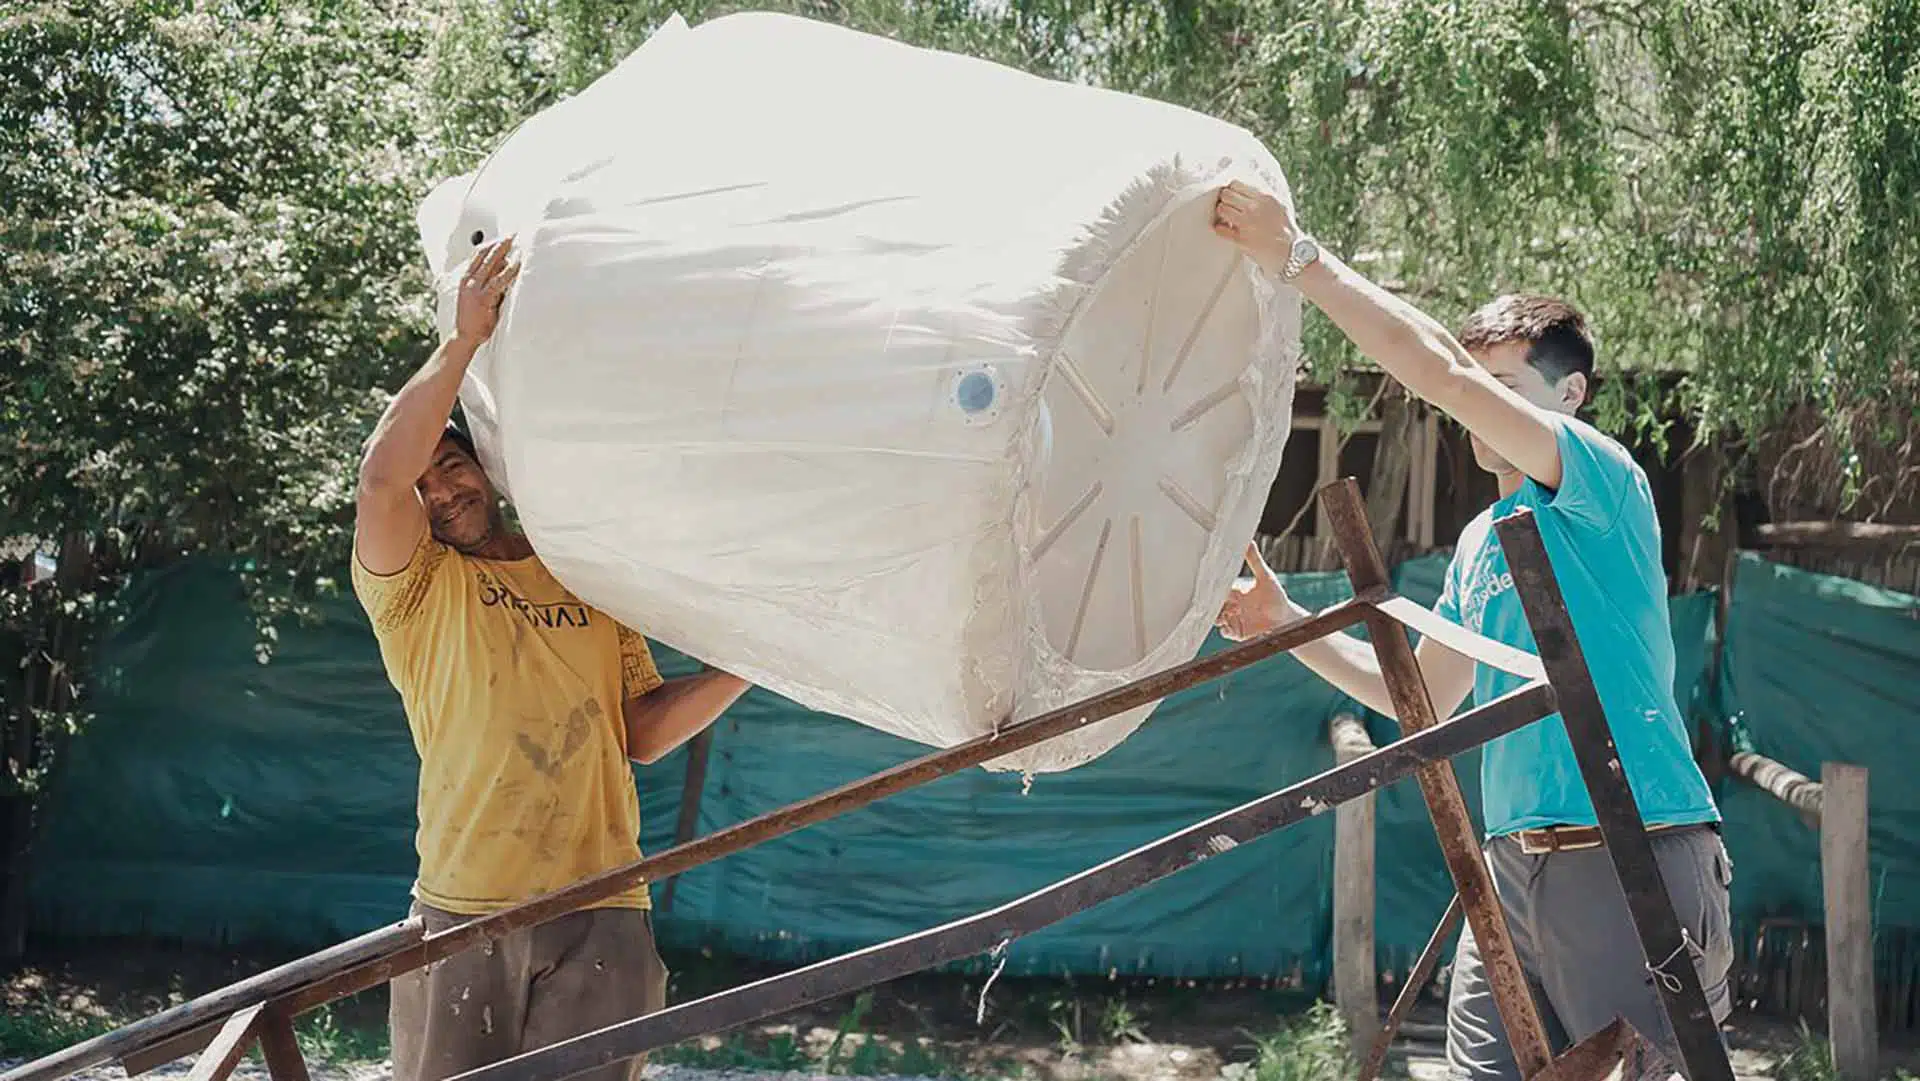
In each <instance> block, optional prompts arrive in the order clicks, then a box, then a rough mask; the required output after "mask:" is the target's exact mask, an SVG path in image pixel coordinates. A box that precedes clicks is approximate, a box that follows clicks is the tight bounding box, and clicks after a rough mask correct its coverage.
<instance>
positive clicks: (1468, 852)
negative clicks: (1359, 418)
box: [1320, 479, 1553, 1078]
mask: <svg viewBox="0 0 1920 1081" xmlns="http://www.w3.org/2000/svg"><path fill="white" fill-rule="evenodd" d="M1320 503H1321V506H1323V507H1324V508H1326V515H1327V520H1328V521H1329V522H1330V523H1331V525H1332V528H1333V533H1334V536H1335V537H1336V538H1338V540H1339V543H1340V551H1341V554H1342V555H1343V556H1344V558H1345V559H1346V563H1347V577H1348V578H1350V579H1351V580H1352V581H1353V589H1354V592H1356V593H1363V592H1371V591H1375V590H1384V589H1386V588H1388V581H1387V567H1386V563H1385V561H1384V560H1382V559H1381V558H1380V549H1379V548H1378V547H1376V546H1375V545H1374V543H1373V535H1372V534H1371V533H1370V532H1369V531H1368V530H1367V519H1366V505H1365V504H1364V503H1363V502H1362V501H1361V499H1360V491H1359V488H1358V486H1356V485H1355V484H1354V483H1353V481H1352V480H1351V479H1349V480H1347V481H1345V482H1343V483H1341V484H1339V485H1335V486H1331V487H1328V488H1325V489H1322V490H1321V492H1320ZM1366 622H1367V635H1368V638H1369V639H1370V640H1371V641H1372V643H1373V651H1374V655H1375V656H1376V657H1378V658H1379V661H1380V676H1381V679H1382V680H1383V681H1384V682H1385V683H1386V685H1387V694H1388V696H1389V697H1391V698H1392V700H1393V709H1394V713H1395V715H1396V716H1398V717H1399V719H1400V728H1401V731H1403V732H1422V731H1425V730H1427V729H1430V728H1432V727H1433V726H1434V724H1435V723H1437V719H1436V718H1435V716H1434V708H1433V700H1432V698H1431V697H1429V696H1428V694H1427V681H1426V679H1425V677H1424V676H1422V675H1421V672H1420V663H1419V661H1418V659H1417V658H1416V657H1415V656H1414V652H1413V643H1412V642H1411V641H1410V640H1409V639H1408V637H1407V631H1406V628H1405V627H1403V626H1402V625H1401V624H1399V623H1398V622H1395V620H1394V619H1393V618H1392V617H1390V616H1387V615H1385V614H1382V613H1379V612H1374V613H1371V614H1369V615H1368V616H1367V621H1366ZM1415 776H1416V777H1417V778H1419V781H1420V792H1421V794H1422V795H1423V796H1425V797H1426V801H1427V814H1428V815H1429V817H1431V818H1432V819H1433V831H1434V833H1435V835H1436V836H1437V837H1438V838H1439V841H1440V854H1441V856H1442V857H1444V858H1445V860H1446V863H1447V870H1448V871H1449V872H1450V873H1451V874H1452V875H1453V882H1454V888H1455V889H1457V890H1458V891H1459V893H1460V905H1461V907H1462V908H1463V909H1465V910H1466V915H1467V925H1468V926H1470V927H1472V928H1473V938H1474V942H1475V943H1477V944H1478V945H1479V947H1480V958H1481V961H1482V962H1483V963H1484V964H1485V965H1486V971H1487V985H1488V987H1489V988H1490V989H1491V990H1492V992H1493V1001H1494V1006H1495V1007H1496V1008H1497V1009H1498V1010H1499V1013H1500V1020H1501V1021H1502V1022H1504V1023H1505V1025H1506V1030H1507V1042H1508V1045H1509V1046H1510V1047H1511V1048H1512V1050H1513V1058H1514V1063H1515V1065H1517V1066H1518V1067H1519V1068H1520V1076H1522V1077H1527V1078H1531V1077H1534V1076H1536V1075H1538V1074H1539V1073H1541V1072H1542V1071H1543V1070H1545V1069H1546V1068H1547V1066H1548V1065H1549V1064H1551V1063H1552V1062H1553V1047H1552V1045H1551V1044H1549V1043H1548V1042H1547V1028H1546V1025H1545V1024H1543V1023H1542V1022H1541V1020H1540V1011H1539V1008H1538V1007H1537V1006H1536V1005H1535V1003H1534V1000H1533V993H1532V991H1531V990H1529V989H1528V986H1527V976H1526V971H1525V969H1524V968H1523V967H1522V966H1521V964H1520V953H1519V951H1518V950H1517V949H1515V947H1514V944H1513V935H1512V933H1511V932H1510V931H1509V930H1508V928H1507V914H1506V910H1505V909H1503V908H1501V907H1500V897H1499V895H1498V894H1496V893H1495V892H1494V889H1493V875H1492V873H1491V872H1490V871H1488V869H1487V861H1486V856H1485V855H1484V854H1483V853H1482V852H1481V851H1480V839H1479V835H1478V833H1477V831H1476V830H1475V829H1474V826H1473V819H1472V817H1471V816H1469V815H1468V814H1467V801H1466V797H1465V796H1464V795H1462V794H1461V792H1460V778H1459V777H1457V776H1455V774H1454V772H1453V763H1452V762H1446V761H1441V762H1435V763H1434V764H1432V765H1430V766H1427V767H1425V768H1423V769H1421V770H1420V771H1419V772H1418V773H1416V774H1415Z"/></svg>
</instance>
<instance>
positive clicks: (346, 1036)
mask: <svg viewBox="0 0 1920 1081" xmlns="http://www.w3.org/2000/svg"><path fill="white" fill-rule="evenodd" d="M293 1030H294V1035H295V1036H296V1037H298V1039H299V1041H300V1053H301V1054H303V1055H305V1056H306V1057H307V1061H309V1062H324V1063H328V1064H331V1065H346V1064H349V1063H362V1062H384V1061H386V1059H387V1058H388V1057H389V1056H390V1055H392V1053H393V1049H392V1047H391V1045H390V1044H389V1043H388V1040H387V1026H386V1025H384V1024H357V1025H356V1024H342V1023H341V1021H340V1018H339V1016H338V1015H336V1014H335V1013H334V1010H333V1007H332V1006H322V1007H320V1008H319V1009H317V1010H315V1011H313V1012H312V1013H310V1014H306V1015H305V1016H303V1017H300V1018H299V1019H298V1020H296V1021H295V1022H294V1024H293Z"/></svg>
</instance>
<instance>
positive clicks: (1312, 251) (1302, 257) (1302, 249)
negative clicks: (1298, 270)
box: [1292, 236, 1320, 266]
mask: <svg viewBox="0 0 1920 1081" xmlns="http://www.w3.org/2000/svg"><path fill="white" fill-rule="evenodd" d="M1292 254H1293V260H1294V262H1296V263H1299V264H1300V265H1301V266H1305V265H1306V264H1308V263H1311V262H1313V261H1314V260H1315V259H1318V258H1320V245H1318V244H1316V243H1314V241H1313V238H1312V237H1310V236H1303V237H1300V238H1299V239H1297V240H1295V241H1294V242H1293V252H1292Z"/></svg>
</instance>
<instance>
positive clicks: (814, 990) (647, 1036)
mask: <svg viewBox="0 0 1920 1081" xmlns="http://www.w3.org/2000/svg"><path fill="white" fill-rule="evenodd" d="M1554 708H1555V699H1554V694H1553V690H1552V689H1551V688H1550V687H1547V686H1546V685H1544V684H1533V685H1530V686H1527V687H1523V688H1521V689H1520V690H1518V691H1515V692H1513V693H1512V694H1510V695H1507V696H1505V697H1503V698H1500V699H1497V700H1495V701H1493V702H1489V703H1487V704H1486V705H1484V706H1481V707H1479V708H1478V709H1475V710H1472V711H1470V712H1468V713H1465V714H1463V715H1461V716H1460V717H1457V718H1455V719H1454V720H1452V721H1449V722H1447V723H1446V724H1443V725H1437V726H1435V727H1432V728H1429V729H1426V730H1425V731H1421V732H1417V733H1414V734H1412V735H1409V736H1407V737H1406V738H1405V739H1402V740H1400V741H1398V742H1396V743H1391V744H1388V745H1387V746H1385V747H1382V748H1381V749H1379V750H1378V751H1375V752H1373V753H1372V754H1369V755H1366V756H1364V757H1361V758H1358V759H1355V760H1353V761H1351V762H1348V763H1346V764H1344V765H1340V766H1336V767H1334V768H1333V769H1331V770H1328V771H1327V772H1325V773H1322V774H1320V775H1318V776H1315V777H1312V778H1309V779H1307V780H1305V781H1302V782H1300V783H1298V784H1295V785H1292V786H1289V787H1288V788H1285V789H1282V790H1281V791H1279V792H1275V793H1273V794H1271V795H1268V796H1263V797H1261V798H1260V799H1257V800H1254V801H1252V802H1250V803H1247V804H1244V805H1242V806H1240V807H1237V808H1235V809H1233V810H1231V811H1227V812H1225V813H1223V814H1220V815H1216V816H1214V817H1213V818H1210V819H1207V820H1206V821H1203V822H1200V823H1198V824H1196V825H1193V826H1189V827H1188V828H1186V829H1184V830H1181V831H1180V832H1178V833H1175V834H1172V835H1170V836H1168V837H1164V838H1161V839H1160V840H1158V841H1154V842H1152V843H1150V844H1147V845H1144V846H1142V847H1140V848H1137V849H1135V850H1133V851H1132V852H1129V853H1127V854H1125V855H1123V856H1119V857H1116V858H1114V859H1111V860H1108V861H1107V862H1106V863H1103V864H1100V865H1099V866H1097V867H1094V868H1092V869H1090V870H1086V871H1082V872H1081V873H1079V874H1077V875H1074V876H1073V877H1071V878H1068V879H1065V880H1063V881H1060V882H1056V883H1054V884H1053V885H1051V886H1048V887H1046V888H1045V889H1041V890H1037V891H1035V892H1033V893H1030V894H1028V895H1027V896H1025V897H1022V898H1020V899H1019V900H1017V901H1013V902H1012V903H1010V904H1006V905H1002V906H1001V907H999V908H996V909H993V910H991V911H989V912H983V913H980V914H978V915H974V916H969V917H966V918H964V919H960V920H955V921H954V922H952V923H949V924H946V925H944V926H941V927H936V928H933V929H931V930H927V931H922V932H919V933H917V934H912V935H908V936H906V937H904V938H898V939H895V940H893V941H891V942H887V943H883V944H881V945H878V946H871V947H868V948H867V949H864V950H858V951H856V952H854V953H850V954H846V955H844V956H841V957H836V958H834V959H832V960H829V961H822V962H819V963H818V964H813V965H808V966H806V967H804V968H800V969H797V970H795V971H793V972H788V973H784V974H782V975H779V976H774V977H771V978H769V979H764V980H760V981H758V982H755V983H750V984H747V985H745V986H742V987H736V988H734V989H732V990H729V991H722V992H720V993H718V994H714V995H709V996H707V997H705V998H701V999H696V1000H694V1001H692V1002H688V1003H683V1004H681V1005H678V1006H672V1007H669V1008H667V1009H665V1010H661V1011H660V1012H658V1013H652V1014H647V1015H645V1016H643V1017H637V1018H634V1019H632V1020H628V1021H622V1022H619V1023H618V1024H614V1025H610V1026H608V1027H606V1028H603V1029H600V1030H599V1031H597V1032H591V1033H587V1034H585V1035H582V1036H578V1037H575V1038H573V1039H570V1040H565V1041H562V1042H560V1043H557V1044H553V1045H551V1046H548V1047H544V1048H541V1049H538V1050H535V1051H529V1052H526V1053H524V1054H521V1055H518V1056H515V1057H514V1058H510V1059H507V1060H505V1061H502V1062H498V1063H495V1064H492V1065H489V1066H484V1067H481V1068H479V1069H476V1070H472V1071H469V1072H467V1073H464V1074H461V1075H459V1076H458V1077H457V1078H454V1079H452V1081H559V1079H561V1078H568V1077H573V1076H575V1075H577V1074H580V1073H583V1072H585V1071H587V1070H592V1069H595V1068H597V1067H600V1066H604V1065H607V1064H608V1063H613V1062H620V1061H624V1060H626V1059H630V1058H633V1057H634V1056H636V1055H640V1054H644V1053H646V1052H648V1051H651V1050H654V1049H657V1048H660V1047H665V1046H668V1045H670V1044H674V1043H678V1042H680V1041H682V1040H687V1039H691V1038H693V1037H695V1036H702V1035H707V1034H711V1033H716V1032H724V1031H726V1030H728V1029H732V1028H736V1027H738V1026H740V1025H744V1024H749V1023H751V1022H753V1021H757V1020H761V1019H763V1018H767V1017H773V1016H778V1015H780V1014H783V1013H786V1012H787V1011H789V1010H793V1009H795V1008H797V1007H800V1006H804V1005H807V1004H809V1003H814V1002H820V1001H823V1000H825V999H829V998H833V997H835V996H837V995H843V994H846V993H848V992H851V991H856V990H859V989H861V988H864V987H871V986H873V985H874V984H877V983H883V982H885V981H887V980H891V979H897V978H898V977H901V976H905V975H908V974H910V973H913V972H918V971H920V970H922V969H926V968H932V967H934V966H936V965H941V964H946V963H950V962H953V961H957V960H960V959H962V958H966V957H971V956H974V955H977V954H981V953H985V952H987V951H989V950H992V949H994V948H995V947H997V946H1000V945H1001V944H1003V943H1009V942H1011V940H1013V939H1015V938H1018V937H1020V936H1022V935H1025V934H1029V933H1031V932H1033V931H1037V930H1039V929H1040V928H1043V927H1047V926H1049V925H1051V924H1054V923H1057V922H1059V921H1060V920H1063V919H1065V918H1067V917H1068V916H1071V915H1073V914H1075V913H1077V912H1081V911H1083V910H1085V909H1088V908H1091V907H1093V906H1094V905H1097V904H1099V903H1101V902H1103V901H1106V900H1109V899H1111V898H1113V897H1117V896H1119V895H1121V894H1123V893H1126V892H1128V891H1130V890H1134V889H1138V888H1139V887H1141V886H1144V885H1146V884H1147V883H1149V882H1153V881H1156V880H1158V879H1161V878H1164V877H1166V876H1168V875H1171V874H1173V873H1174V872H1176V871H1180V870H1183V869H1185V868H1187V867H1191V866H1193V865H1194V864H1196V863H1199V862H1201V861H1203V860H1206V859H1209V858H1211V857H1213V856H1217V855H1219V854H1221V853H1223V852H1226V851H1228V850H1229V849H1232V848H1235V847H1237V846H1239V845H1242V844H1245V843H1247V842H1249V841H1252V840H1255V839H1256V838H1259V837H1262V836H1264V835H1266V834H1268V833H1271V832H1272V831H1274V830H1276V829H1279V828H1281V827H1283V826H1289V825H1292V824H1294V823H1296V822H1300V821H1303V820H1305V819H1307V818H1311V817H1313V816H1315V815H1319V814H1323V813H1325V812H1326V811H1328V810H1330V809H1332V808H1333V807H1335V806H1338V805H1339V804H1341V803H1344V802H1346V801H1348V800H1351V799H1355V798H1358V797H1360V796H1363V795H1365V794H1366V793H1369V792H1372V791H1374V790H1376V789H1379V788H1382V787H1384V786H1386V785H1389V784H1392V783H1394V782H1395V781H1398V780H1400V779H1401V778H1402V777H1405V776H1407V775H1408V774H1410V773H1412V772H1413V771H1414V770H1416V769H1418V768H1419V767H1421V766H1422V765H1424V764H1426V763H1429V762H1434V761H1441V760H1445V759H1447V758H1450V757H1452V756H1454V755H1457V754H1461V753H1463V752H1465V751H1468V750H1470V749H1472V748H1474V747H1478V746H1480V745H1481V744H1483V743H1485V742H1487V741H1488V740H1490V739H1494V738H1496V737H1498V736H1502V735H1505V734H1506V733H1508V732H1512V731H1515V730H1516V729H1520V728H1524V727H1526V726H1527V725H1529V724H1532V723H1534V722H1535V721H1537V720H1539V719H1540V718H1542V717H1545V716H1547V715H1549V714H1551V713H1552V712H1553V710H1554Z"/></svg>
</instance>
